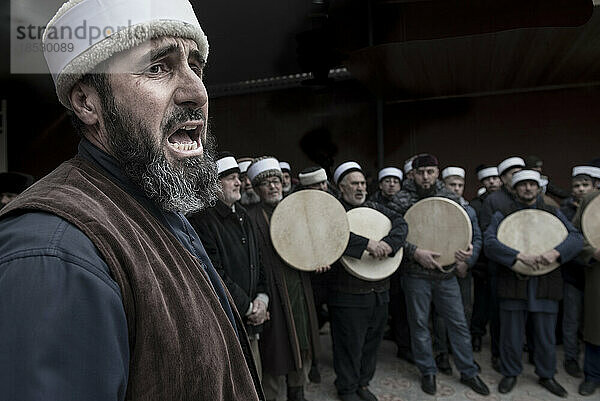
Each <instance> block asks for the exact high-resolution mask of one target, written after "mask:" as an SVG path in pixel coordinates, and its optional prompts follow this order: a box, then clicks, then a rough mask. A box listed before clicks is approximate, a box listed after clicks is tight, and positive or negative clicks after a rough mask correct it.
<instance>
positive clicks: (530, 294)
mask: <svg viewBox="0 0 600 401" xmlns="http://www.w3.org/2000/svg"><path fill="white" fill-rule="evenodd" d="M541 181H542V180H541V177H540V173H539V172H537V171H534V170H522V171H519V172H517V173H515V174H514V175H513V177H512V187H513V188H514V190H515V193H516V201H515V203H514V204H513V205H511V206H509V207H508V208H507V209H501V210H498V211H496V212H495V213H494V216H493V218H492V221H491V222H490V225H489V226H488V228H487V230H486V232H485V241H484V244H485V247H484V249H485V253H486V255H487V257H488V258H490V260H493V261H494V262H496V263H498V271H497V276H498V287H497V288H498V298H499V300H500V302H499V308H500V359H501V365H502V366H501V369H502V371H501V373H502V375H503V376H504V378H503V379H502V380H501V381H500V383H499V385H498V391H499V392H500V393H503V394H505V393H508V392H510V391H511V390H512V389H513V387H514V386H515V383H516V381H517V376H518V375H519V374H520V373H521V372H522V369H523V367H522V363H521V355H522V351H523V339H524V337H525V321H526V319H527V320H531V321H532V322H533V324H532V326H533V344H532V345H534V355H533V361H534V364H535V373H536V374H537V375H538V376H539V383H540V384H541V385H542V386H543V387H545V388H546V389H547V390H548V391H550V392H552V393H553V394H555V395H557V396H559V397H566V396H567V391H566V390H565V389H564V388H563V387H562V386H561V385H560V384H558V383H557V382H556V381H555V380H554V374H555V372H556V340H555V330H556V318H557V314H558V301H559V300H560V299H561V297H562V286H563V283H562V279H561V274H560V270H558V269H555V270H552V271H550V272H548V273H545V274H541V275H537V276H528V277H526V279H523V278H522V277H519V276H517V274H516V273H515V272H513V271H512V270H511V267H512V266H513V265H514V264H515V263H516V262H517V261H521V262H522V263H524V264H526V265H528V266H531V268H532V269H535V270H539V269H540V268H542V267H543V266H546V265H549V264H551V263H554V262H556V261H558V262H559V263H565V262H568V261H569V260H571V259H573V258H574V257H575V256H577V254H578V253H579V252H580V251H581V248H582V246H583V236H582V235H581V233H579V232H578V231H577V229H576V228H575V227H574V226H573V225H572V224H571V223H570V222H569V221H568V220H567V218H566V217H565V216H564V215H563V214H562V213H561V212H560V211H558V210H557V209H555V208H553V207H551V206H547V205H546V204H544V202H543V200H542V199H541V198H540V197H538V194H539V189H540V186H541ZM521 209H542V210H545V211H547V212H549V213H552V214H554V215H555V216H556V217H558V218H559V219H560V220H561V221H562V223H563V224H564V225H565V227H566V228H567V230H568V236H567V237H566V239H565V240H564V241H563V242H561V243H560V244H559V245H558V246H556V247H555V248H554V249H551V250H550V251H547V252H545V253H542V254H535V255H531V254H526V253H524V252H519V251H518V250H516V249H513V248H511V247H509V246H507V245H505V244H503V243H501V242H500V241H499V240H498V237H497V232H498V226H499V225H500V222H501V221H502V220H503V219H504V218H505V217H507V216H508V215H509V214H511V213H512V212H515V211H518V210H521Z"/></svg>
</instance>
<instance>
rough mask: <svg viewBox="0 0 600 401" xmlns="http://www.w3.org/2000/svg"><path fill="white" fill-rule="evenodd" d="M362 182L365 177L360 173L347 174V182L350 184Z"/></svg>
mask: <svg viewBox="0 0 600 401" xmlns="http://www.w3.org/2000/svg"><path fill="white" fill-rule="evenodd" d="M364 180H365V176H364V175H363V173H361V172H360V171H353V172H351V173H349V174H348V181H350V182H353V181H354V182H355V181H364Z"/></svg>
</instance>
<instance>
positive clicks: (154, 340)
mask: <svg viewBox="0 0 600 401" xmlns="http://www.w3.org/2000/svg"><path fill="white" fill-rule="evenodd" d="M16 210H19V211H20V212H22V211H23V210H39V211H44V212H49V213H52V214H55V215H57V216H59V217H62V218H63V219H65V220H67V221H69V222H70V223H71V224H73V225H75V226H76V227H77V228H79V229H80V230H81V231H82V232H83V233H85V235H87V236H88V237H89V238H90V240H91V241H92V242H93V243H94V245H95V246H96V248H97V249H98V251H99V252H100V254H101V255H102V257H103V259H104V260H105V262H106V263H107V265H108V266H109V268H110V271H111V274H112V276H113V278H114V279H115V281H116V282H117V283H118V284H119V287H120V289H121V294H122V298H123V306H124V309H125V314H126V317H127V325H128V332H129V347H130V364H129V381H128V383H127V395H126V399H127V400H155V401H158V400H161V401H164V400H190V401H192V400H194V401H198V400H207V401H209V400H210V401H213V400H231V401H233V400H258V399H259V394H260V399H262V398H264V397H263V395H262V390H261V388H260V384H259V382H258V378H257V374H256V368H255V366H254V363H253V361H252V358H251V354H250V350H249V346H248V341H247V339H246V334H245V332H244V329H243V323H242V321H241V319H240V317H239V315H238V314H237V313H236V312H235V311H234V314H235V316H236V320H237V322H238V324H237V327H238V330H239V336H240V339H238V336H237V335H236V332H235V330H234V328H233V326H232V325H231V323H230V321H229V319H228V318H227V315H226V313H225V311H224V310H223V308H222V307H221V304H220V302H219V299H218V297H217V295H216V293H215V291H214V290H213V287H212V285H211V283H210V280H209V278H208V276H207V274H206V273H205V271H204V268H203V266H202V264H201V262H200V260H199V259H198V258H196V257H195V256H194V255H192V254H191V253H190V252H189V251H188V250H187V249H186V248H185V247H184V246H183V245H182V244H181V243H180V242H179V241H178V240H177V238H176V237H175V236H174V235H173V234H171V233H170V232H169V231H168V230H167V229H166V228H165V227H164V226H163V225H162V224H161V223H160V222H159V221H158V220H156V219H155V218H154V217H153V216H152V215H151V214H150V213H149V212H148V211H147V210H146V209H144V208H143V207H142V206H141V205H140V204H139V203H138V202H137V201H136V200H135V199H134V198H133V197H131V196H130V195H129V194H127V193H126V192H124V191H123V190H122V189H121V188H120V187H119V186H117V185H116V184H115V183H113V182H112V181H110V180H109V179H108V178H106V177H105V176H104V175H103V174H102V173H101V172H100V171H97V170H96V169H95V167H93V166H92V165H91V164H90V163H89V162H87V161H85V160H83V159H81V158H74V159H72V160H70V161H67V162H65V163H63V164H62V165H61V166H59V167H58V168H57V169H56V170H55V171H53V172H52V173H50V174H49V175H48V176H47V177H45V178H43V179H42V180H40V181H39V182H38V183H36V184H35V185H34V186H32V187H31V188H29V189H28V190H27V191H26V192H25V193H24V194H22V196H21V197H19V198H18V199H16V200H15V201H13V202H12V203H11V204H10V205H8V206H7V207H5V208H4V209H3V210H2V215H5V214H7V213H11V212H14V211H16ZM227 295H228V298H229V302H230V303H232V302H233V301H232V300H231V297H230V296H229V293H227ZM90 341H92V343H93V339H90ZM92 343H91V344H92ZM89 363H93V361H89Z"/></svg>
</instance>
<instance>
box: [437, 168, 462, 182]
mask: <svg viewBox="0 0 600 401" xmlns="http://www.w3.org/2000/svg"><path fill="white" fill-rule="evenodd" d="M452 175H456V176H459V177H461V178H462V179H464V178H465V169H464V168H461V167H446V168H445V169H443V170H442V179H444V180H445V179H446V177H450V176H452Z"/></svg>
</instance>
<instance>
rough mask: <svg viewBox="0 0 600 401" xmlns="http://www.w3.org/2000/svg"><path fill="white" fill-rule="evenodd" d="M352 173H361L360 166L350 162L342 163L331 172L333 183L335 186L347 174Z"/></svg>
mask: <svg viewBox="0 0 600 401" xmlns="http://www.w3.org/2000/svg"><path fill="white" fill-rule="evenodd" d="M353 171H360V172H361V173H362V168H361V167H360V164H358V163H357V162H352V161H351V162H345V163H342V164H340V165H339V166H338V167H337V168H336V169H335V171H334V172H333V181H334V182H335V184H336V185H337V184H339V183H340V181H342V179H343V178H344V177H345V176H346V175H347V174H349V173H351V172H353Z"/></svg>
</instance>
